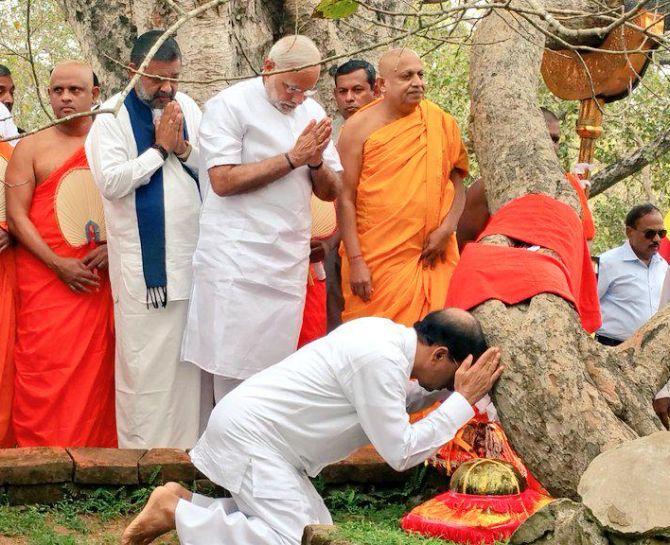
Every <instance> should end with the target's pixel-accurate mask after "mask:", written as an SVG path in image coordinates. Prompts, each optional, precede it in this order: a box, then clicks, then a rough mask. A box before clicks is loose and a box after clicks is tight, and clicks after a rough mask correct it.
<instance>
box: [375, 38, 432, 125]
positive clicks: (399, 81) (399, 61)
mask: <svg viewBox="0 0 670 545" xmlns="http://www.w3.org/2000/svg"><path fill="white" fill-rule="evenodd" d="M423 77H424V74H423V62H421V59H420V58H419V55H417V54H416V52H415V51H412V50H411V49H407V48H406V47H396V48H394V49H391V50H390V51H387V52H386V53H384V54H383V55H382V57H381V58H380V59H379V89H380V91H381V93H382V97H383V98H382V103H383V105H384V107H385V108H386V109H387V111H389V112H390V115H391V116H392V117H393V116H399V115H406V114H408V113H409V112H411V111H412V110H413V109H414V108H416V106H418V104H419V103H420V102H421V101H422V100H423V98H424V94H425V91H426V86H425V83H424V80H423Z"/></svg>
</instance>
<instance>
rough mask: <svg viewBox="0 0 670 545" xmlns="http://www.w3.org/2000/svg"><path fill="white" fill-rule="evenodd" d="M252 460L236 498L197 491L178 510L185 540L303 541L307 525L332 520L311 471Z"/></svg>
mask: <svg viewBox="0 0 670 545" xmlns="http://www.w3.org/2000/svg"><path fill="white" fill-rule="evenodd" d="M264 462H265V461H264V460H252V461H251V463H250V464H249V465H248V467H247V470H246V471H245V474H244V478H243V479H242V483H241V486H240V489H239V491H238V492H237V493H231V494H232V498H221V499H211V498H206V497H204V496H201V495H199V494H194V495H193V499H192V500H191V501H190V502H189V501H186V500H179V503H178V504H177V509H176V511H175V523H176V527H177V534H178V535H179V540H180V542H181V543H182V545H299V544H300V542H301V540H302V534H303V531H304V529H305V526H307V525H309V524H332V519H331V517H330V513H329V512H328V509H327V508H326V506H325V504H324V503H323V500H322V499H321V497H320V496H319V494H318V493H317V491H316V490H315V489H314V486H312V483H311V482H310V481H309V479H308V478H307V476H306V475H301V474H300V473H299V472H298V471H297V470H296V469H295V468H294V467H293V466H291V465H290V464H288V463H287V464H285V465H284V467H281V466H280V465H279V463H276V462H275V463H272V464H271V465H270V466H267V465H265V463H264Z"/></svg>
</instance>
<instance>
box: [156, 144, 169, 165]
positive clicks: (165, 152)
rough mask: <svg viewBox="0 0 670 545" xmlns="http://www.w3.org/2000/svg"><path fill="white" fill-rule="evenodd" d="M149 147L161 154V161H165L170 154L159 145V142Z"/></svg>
mask: <svg viewBox="0 0 670 545" xmlns="http://www.w3.org/2000/svg"><path fill="white" fill-rule="evenodd" d="M151 147H152V148H153V149H155V150H156V151H158V153H160V154H161V157H162V158H163V161H165V160H166V159H167V158H168V155H170V154H169V153H168V151H167V150H166V149H165V148H164V147H163V146H161V145H160V144H154V145H153V146H151Z"/></svg>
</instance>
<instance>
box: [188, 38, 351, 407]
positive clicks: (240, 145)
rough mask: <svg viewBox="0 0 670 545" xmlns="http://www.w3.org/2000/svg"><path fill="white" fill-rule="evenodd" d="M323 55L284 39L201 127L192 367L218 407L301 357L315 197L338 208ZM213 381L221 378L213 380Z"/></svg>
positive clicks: (305, 41)
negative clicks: (244, 384) (255, 379)
mask: <svg viewBox="0 0 670 545" xmlns="http://www.w3.org/2000/svg"><path fill="white" fill-rule="evenodd" d="M320 60H321V55H320V53H319V50H318V49H317V47H316V46H315V45H314V43H313V42H312V41H311V40H310V39H309V38H307V37H305V36H300V35H297V36H289V37H286V38H283V39H281V40H279V41H278V42H277V43H276V44H275V45H274V46H273V47H272V49H271V50H270V52H269V54H268V58H267V59H266V61H265V64H264V72H265V73H269V72H272V71H277V70H286V69H290V68H296V67H300V66H304V65H310V64H311V65H313V66H311V67H310V68H305V69H302V70H297V71H289V72H284V73H279V74H275V75H263V76H260V77H258V78H255V79H251V80H247V81H244V82H242V83H238V84H236V85H233V86H231V87H228V88H227V89H225V90H223V91H222V92H221V93H219V94H218V95H217V96H216V97H214V98H213V99H211V100H210V101H209V102H208V103H207V105H206V106H205V113H204V115H203V120H202V125H201V127H200V146H201V155H202V157H201V167H200V176H201V186H202V187H203V192H204V195H205V198H204V202H203V209H202V215H201V217H200V236H199V239H198V247H197V249H196V251H195V255H194V256H193V291H192V294H191V302H190V307H189V313H188V323H187V326H186V332H185V335H184V343H183V351H182V358H183V360H184V361H188V362H192V363H194V364H196V365H198V366H199V367H201V368H202V369H204V370H205V371H207V372H208V377H212V375H213V377H212V380H213V388H212V390H210V393H206V390H205V389H204V388H203V396H204V395H209V397H210V401H211V403H212V405H213V403H214V401H218V400H219V399H221V397H223V396H224V395H226V394H227V393H228V392H229V391H230V390H232V389H233V388H234V387H235V386H237V385H238V384H239V383H240V382H241V381H242V380H244V379H247V378H249V377H251V376H252V375H254V374H255V373H257V372H258V371H261V370H263V369H265V368H266V367H268V366H270V365H272V364H274V363H277V362H278V361H281V360H282V359H284V358H285V357H286V356H288V355H289V354H291V353H292V352H293V351H295V349H296V346H297V342H298V335H299V333H300V326H301V322H302V310H303V306H304V302H305V287H306V285H307V271H308V260H309V254H310V244H309V241H310V232H311V213H310V199H311V195H312V193H314V194H315V195H316V196H317V197H319V198H320V199H322V200H326V201H332V200H334V199H335V197H336V196H337V193H338V191H339V184H340V181H339V171H341V170H342V167H341V166H340V162H339V158H338V156H337V152H336V151H335V148H334V146H333V144H332V143H331V141H330V135H331V131H332V127H331V121H330V119H328V118H327V117H326V114H325V112H324V110H323V108H322V107H321V106H320V105H319V104H317V103H316V102H315V101H314V100H313V99H312V98H310V97H311V96H312V95H313V94H314V93H315V91H314V89H313V88H314V86H315V85H316V82H317V80H318V78H319V73H320V66H319V64H318V63H319V62H320ZM209 374H211V375H209Z"/></svg>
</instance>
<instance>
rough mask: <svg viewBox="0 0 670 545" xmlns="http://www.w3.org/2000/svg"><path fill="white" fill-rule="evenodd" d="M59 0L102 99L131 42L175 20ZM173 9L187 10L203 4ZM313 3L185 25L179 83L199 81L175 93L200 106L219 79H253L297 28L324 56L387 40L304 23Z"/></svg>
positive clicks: (237, 5)
mask: <svg viewBox="0 0 670 545" xmlns="http://www.w3.org/2000/svg"><path fill="white" fill-rule="evenodd" d="M60 1H61V4H62V5H63V7H64V9H65V13H66V16H67V18H68V21H69V22H70V24H71V25H72V27H73V28H74V31H75V34H76V35H77V38H78V39H79V41H80V42H81V44H82V49H83V53H84V57H85V58H89V59H93V64H94V69H95V70H96V72H98V75H99V76H100V77H101V79H102V82H103V85H104V90H103V91H104V92H103V95H104V96H110V95H111V94H113V93H114V92H116V91H119V90H120V89H122V88H123V86H124V85H125V84H126V82H127V81H128V74H127V70H126V69H125V68H124V67H123V66H124V65H127V63H128V60H129V55H130V48H131V46H132V42H133V40H134V39H135V37H136V36H137V35H138V34H141V33H143V32H145V31H147V30H150V29H152V28H166V27H167V26H169V25H170V24H172V23H174V22H175V21H176V19H177V14H176V13H175V11H174V10H172V9H171V8H170V7H169V6H168V5H167V3H166V2H164V1H163V0H60ZM176 3H177V4H179V5H180V6H181V7H182V9H184V10H185V11H188V10H191V9H193V8H195V7H197V6H198V5H200V4H204V3H205V0H185V1H184V0H182V1H180V0H177V1H176ZM318 3H319V2H318V0H300V1H299V2H296V1H295V0H271V1H266V0H249V1H246V0H230V1H227V2H225V3H222V4H221V5H220V6H218V8H216V9H211V10H209V11H207V12H205V13H204V14H202V15H200V16H198V17H196V18H194V19H192V20H191V21H189V22H188V23H187V24H186V25H184V26H183V27H182V28H181V29H180V30H179V32H178V34H177V40H178V42H179V45H180V47H181V48H182V52H183V55H184V69H183V73H182V79H184V80H196V81H199V82H203V83H199V84H197V83H196V84H194V83H184V84H181V86H180V89H182V90H183V91H185V92H187V93H188V94H189V95H191V96H192V97H193V98H194V99H195V100H196V101H197V102H198V103H199V104H201V105H202V104H203V103H204V102H205V101H206V100H207V99H208V98H210V97H211V96H213V95H214V94H215V93H216V92H218V91H220V90H221V89H223V88H224V87H226V86H227V83H226V81H225V80H224V78H226V77H229V78H231V77H232V78H234V77H238V76H253V75H254V73H255V72H257V71H259V70H260V69H261V67H262V64H263V59H264V57H265V55H266V54H267V52H268V51H269V49H270V47H271V46H272V44H273V43H274V42H275V41H276V40H277V39H278V38H280V37H282V36H285V35H287V34H292V33H295V31H296V29H297V30H298V32H300V33H304V34H306V35H308V36H310V37H311V38H312V39H314V41H315V42H316V43H317V45H318V46H319V48H320V50H321V53H322V55H323V56H324V57H330V56H333V55H342V54H346V53H347V52H348V51H355V50H357V49H361V48H364V47H367V46H369V45H372V44H375V43H378V42H380V41H384V40H388V39H389V38H391V37H392V32H393V31H392V30H391V29H389V28H387V27H385V26H381V25H380V26H375V27H373V28H366V29H364V30H365V31H360V30H357V29H354V28H352V27H351V23H350V22H347V21H342V22H333V21H327V20H317V19H311V18H310V16H311V14H312V11H313V10H314V7H315V6H316V5H317V4H318ZM401 4H402V2H401V1H400V0H384V1H381V2H378V3H377V5H378V6H379V7H381V8H383V9H386V10H397V9H400V6H401ZM377 19H378V20H379V22H380V23H391V20H390V18H389V17H387V16H382V15H379V16H378V17H377ZM394 22H395V23H398V21H397V20H396V21H394ZM378 55H379V53H378V52H377V51H369V52H365V53H362V54H360V55H356V56H357V57H359V58H366V59H375V58H377V56H378ZM110 57H111V59H110ZM344 60H346V59H343V60H341V61H334V62H333V64H334V63H340V62H344ZM115 61H116V62H115ZM212 80H216V81H212ZM321 82H322V85H323V88H322V89H321V90H322V93H321V99H322V100H321V101H322V102H325V103H326V106H328V101H329V100H330V96H331V93H330V92H329V91H328V92H325V91H326V89H330V88H331V86H330V85H329V83H330V82H329V81H328V78H322V79H321Z"/></svg>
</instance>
